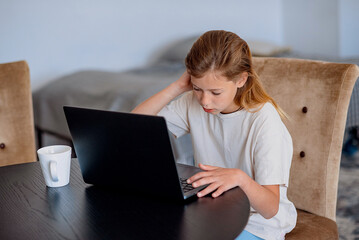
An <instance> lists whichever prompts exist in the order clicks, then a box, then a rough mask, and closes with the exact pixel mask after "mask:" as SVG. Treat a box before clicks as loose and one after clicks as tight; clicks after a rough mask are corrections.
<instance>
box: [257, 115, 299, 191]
mask: <svg viewBox="0 0 359 240" xmlns="http://www.w3.org/2000/svg"><path fill="white" fill-rule="evenodd" d="M292 155H293V143H292V138H291V136H290V134H289V132H288V130H287V128H286V127H285V125H284V124H283V123H282V121H281V119H280V118H279V117H278V118H277V117H274V118H273V117H269V118H267V119H265V121H264V122H263V124H262V126H261V128H260V130H259V131H258V135H257V141H256V144H255V148H254V155H253V156H254V159H253V161H254V180H255V181H256V182H258V183H259V184H261V185H277V184H278V185H285V186H287V187H288V182H289V172H290V166H291V162H292Z"/></svg>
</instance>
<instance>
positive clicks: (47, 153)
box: [37, 145, 71, 187]
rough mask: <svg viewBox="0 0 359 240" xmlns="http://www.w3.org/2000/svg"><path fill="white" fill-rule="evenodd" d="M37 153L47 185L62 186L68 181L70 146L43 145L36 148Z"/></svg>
mask: <svg viewBox="0 0 359 240" xmlns="http://www.w3.org/2000/svg"><path fill="white" fill-rule="evenodd" d="M37 155H38V156H39V160H40V165H41V169H42V174H43V175H44V178H45V183H46V185H47V186H48V187H62V186H65V185H67V184H68V183H69V182H70V167H71V147H69V146H65V145H53V146H48V147H43V148H40V149H39V150H37Z"/></svg>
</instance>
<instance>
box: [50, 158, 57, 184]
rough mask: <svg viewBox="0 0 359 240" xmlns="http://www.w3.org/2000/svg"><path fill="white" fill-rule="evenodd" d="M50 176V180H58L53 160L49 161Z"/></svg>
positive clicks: (55, 163) (55, 164)
mask: <svg viewBox="0 0 359 240" xmlns="http://www.w3.org/2000/svg"><path fill="white" fill-rule="evenodd" d="M50 176H51V178H52V181H54V182H57V181H59V177H58V176H57V162H55V161H51V162H50Z"/></svg>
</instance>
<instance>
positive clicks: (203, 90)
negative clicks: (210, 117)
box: [191, 71, 248, 114]
mask: <svg viewBox="0 0 359 240" xmlns="http://www.w3.org/2000/svg"><path fill="white" fill-rule="evenodd" d="M247 77H248V73H246V72H245V73H242V74H241V75H240V78H239V79H238V80H237V81H236V82H233V81H229V80H228V79H227V78H226V77H223V76H221V75H220V74H219V73H218V72H215V71H210V72H207V73H205V75H204V76H203V77H201V78H195V77H193V76H191V82H192V85H193V92H194V95H195V96H196V98H197V100H198V102H199V104H201V106H202V107H203V110H204V111H205V112H208V113H211V114H218V113H224V114H225V113H232V112H235V111H237V110H238V109H239V106H238V105H237V104H236V103H235V102H234V97H235V96H236V93H237V89H238V88H240V87H242V86H243V85H244V84H245V83H246V80H247Z"/></svg>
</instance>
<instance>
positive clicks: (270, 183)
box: [133, 31, 297, 239]
mask: <svg viewBox="0 0 359 240" xmlns="http://www.w3.org/2000/svg"><path fill="white" fill-rule="evenodd" d="M185 64H186V68H187V71H186V72H185V73H183V75H182V76H181V77H180V78H179V79H178V80H177V81H175V82H173V83H172V84H170V85H169V86H168V87H167V88H165V89H164V90H162V91H161V92H159V93H157V94H155V95H154V96H152V97H150V98H149V99H147V100H146V101H144V102H143V103H141V104H140V105H139V106H137V107H136V108H135V109H134V110H133V112H134V113H141V114H152V115H155V114H158V115H161V116H164V117H165V118H166V121H167V123H168V128H169V130H170V131H171V132H172V133H173V134H174V135H175V136H176V137H180V136H182V135H184V134H186V133H189V132H190V133H191V137H192V142H193V150H194V159H195V164H196V165H198V166H199V167H200V168H201V169H202V170H204V171H203V172H201V173H197V174H196V175H194V176H192V177H191V178H189V179H188V183H190V184H192V185H193V187H199V186H201V185H204V184H209V186H208V187H206V188H205V189H204V190H202V191H200V192H199V193H198V197H203V196H205V195H206V194H209V193H212V197H214V198H216V197H218V196H220V195H221V194H222V193H223V192H225V191H227V190H229V189H231V188H234V187H236V186H239V187H240V188H241V189H242V190H243V191H244V192H245V193H246V194H247V196H248V199H249V201H250V204H251V216H250V218H249V221H248V224H247V226H246V228H245V231H243V232H242V234H241V235H240V236H238V238H237V239H284V236H285V234H286V233H288V232H290V231H291V230H292V229H293V228H294V226H295V224H296V217H297V213H296V209H295V207H294V205H293V204H292V203H291V202H290V201H289V200H288V199H287V187H288V180H289V169H290V165H291V160H292V152H293V146H292V139H291V136H290V135H289V132H288V130H287V129H286V127H285V125H284V124H283V122H282V121H281V117H285V113H284V112H283V111H282V110H281V109H280V108H279V107H278V105H277V104H276V103H275V102H274V100H273V99H272V98H271V97H270V96H268V94H267V93H266V92H265V91H264V89H263V87H262V85H261V83H260V81H259V78H258V76H257V75H256V73H255V72H254V70H253V68H252V57H251V53H250V50H249V47H248V45H247V43H246V42H245V41H244V40H243V39H241V38H240V37H238V36H237V35H236V34H234V33H231V32H226V31H209V32H206V33H205V34H203V35H202V36H201V37H200V38H199V39H198V40H197V41H196V42H195V43H194V44H193V46H192V48H191V50H190V51H189V53H188V55H187V57H186V60H185ZM182 94H183V95H182ZM180 95H182V96H180ZM178 96H180V97H179V98H177V99H176V100H173V99H175V98H176V97H178ZM172 100H173V101H172ZM168 103H169V104H168ZM167 104H168V105H167Z"/></svg>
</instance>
